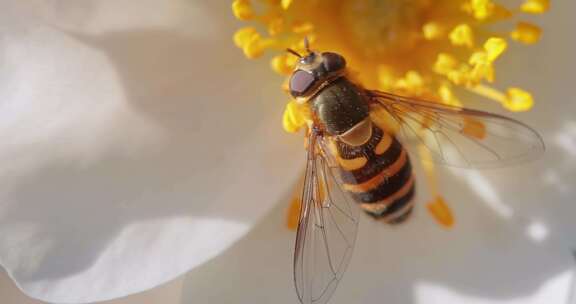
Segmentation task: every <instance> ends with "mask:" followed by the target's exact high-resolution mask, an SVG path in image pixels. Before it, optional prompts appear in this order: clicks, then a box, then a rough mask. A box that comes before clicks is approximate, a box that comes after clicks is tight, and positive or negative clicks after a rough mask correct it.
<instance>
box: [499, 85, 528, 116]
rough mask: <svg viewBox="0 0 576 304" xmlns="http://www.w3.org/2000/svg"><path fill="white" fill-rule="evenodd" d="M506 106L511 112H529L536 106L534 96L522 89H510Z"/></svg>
mask: <svg viewBox="0 0 576 304" xmlns="http://www.w3.org/2000/svg"><path fill="white" fill-rule="evenodd" d="M506 95H507V98H506V102H505V103H504V106H505V107H506V108H507V109H509V110H510V111H514V112H520V111H528V110H530V109H531V108H532V106H533V105H534V99H533V98H532V94H530V93H529V92H526V91H524V90H522V89H520V88H509V89H508V91H507V94H506Z"/></svg>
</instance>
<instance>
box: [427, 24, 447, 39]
mask: <svg viewBox="0 0 576 304" xmlns="http://www.w3.org/2000/svg"><path fill="white" fill-rule="evenodd" d="M422 34H423V35H424V38H425V39H426V40H437V39H440V38H442V36H444V28H443V27H442V25H440V23H438V22H428V23H426V24H424V25H423V26H422Z"/></svg>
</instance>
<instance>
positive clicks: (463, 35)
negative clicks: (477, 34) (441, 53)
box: [449, 23, 474, 48]
mask: <svg viewBox="0 0 576 304" xmlns="http://www.w3.org/2000/svg"><path fill="white" fill-rule="evenodd" d="M449 38H450V42H452V44H453V45H457V46H466V47H469V48H471V47H473V46H474V34H473V33H472V28H471V27H470V25H468V24H465V23H464V24H460V25H458V26H456V27H455V28H454V29H453V30H452V31H451V32H450V35H449Z"/></svg>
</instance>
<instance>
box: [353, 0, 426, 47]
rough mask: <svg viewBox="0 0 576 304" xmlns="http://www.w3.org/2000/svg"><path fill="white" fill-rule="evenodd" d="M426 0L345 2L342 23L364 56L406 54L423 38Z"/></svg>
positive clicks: (360, 0)
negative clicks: (422, 29)
mask: <svg viewBox="0 0 576 304" xmlns="http://www.w3.org/2000/svg"><path fill="white" fill-rule="evenodd" d="M428 3H429V1H424V0H386V1H382V0H359V1H345V2H343V3H342V7H341V13H342V21H343V25H344V26H345V27H346V28H347V30H348V33H349V37H348V38H349V39H351V40H352V41H350V42H351V43H353V44H355V45H358V46H363V47H361V53H362V55H363V57H365V58H376V57H381V56H385V55H392V54H399V53H405V52H406V51H410V50H411V49H413V48H414V47H415V46H416V45H417V42H418V41H419V40H420V39H421V34H420V32H421V30H420V29H421V28H422V21H421V20H425V19H424V18H423V15H424V14H425V12H426V9H427V7H428V6H429V4H428Z"/></svg>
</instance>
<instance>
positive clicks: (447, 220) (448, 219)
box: [426, 196, 454, 228]
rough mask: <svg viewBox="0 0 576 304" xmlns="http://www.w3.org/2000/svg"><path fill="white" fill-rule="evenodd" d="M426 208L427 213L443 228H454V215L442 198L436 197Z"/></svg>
mask: <svg viewBox="0 0 576 304" xmlns="http://www.w3.org/2000/svg"><path fill="white" fill-rule="evenodd" d="M426 207H427V208H428V212H430V214H431V215H432V217H434V219H435V220H436V222H437V223H438V224H440V225H441V226H442V227H444V228H452V227H453V226H454V215H452V211H451V210H450V207H448V204H446V201H444V198H442V197H441V196H437V197H435V198H434V200H433V201H431V202H429V203H428V204H427V205H426Z"/></svg>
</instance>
